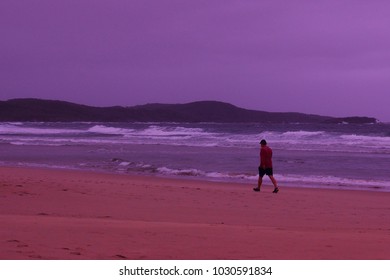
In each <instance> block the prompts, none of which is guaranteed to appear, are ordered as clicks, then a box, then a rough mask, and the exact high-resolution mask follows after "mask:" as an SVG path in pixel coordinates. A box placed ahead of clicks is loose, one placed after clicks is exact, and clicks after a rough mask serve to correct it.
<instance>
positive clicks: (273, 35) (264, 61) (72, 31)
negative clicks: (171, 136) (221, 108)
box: [0, 0, 390, 121]
mask: <svg viewBox="0 0 390 280" xmlns="http://www.w3.org/2000/svg"><path fill="white" fill-rule="evenodd" d="M389 30H390V1H387V0H372V1H368V0H365V1H360V0H351V1H344V0H327V1H312V0H300V1H290V0H269V1H268V0H266V1H262V0H235V1H232V0H219V1H217V0H106V1H102V0H62V1H61V0H36V1H31V0H1V1H0V99H1V100H6V99H10V98H20V97H36V98H46V99H61V100H66V101H71V102H77V103H82V104H88V105H95V106H110V105H122V106H132V105H138V104H145V103H151V102H162V103H185V102H191V101H198V100H219V101H225V102H230V103H233V104H235V105H237V106H240V107H244V108H249V109H256V110H265V111H272V112H280V111H284V112H286V111H294V112H304V113H314V114H321V115H330V116H354V115H361V116H371V117H376V118H378V119H380V120H382V121H390V110H389V104H390V100H389V99H390V92H389V89H390V31H389Z"/></svg>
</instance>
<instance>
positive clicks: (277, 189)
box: [269, 175, 279, 193]
mask: <svg viewBox="0 0 390 280" xmlns="http://www.w3.org/2000/svg"><path fill="white" fill-rule="evenodd" d="M269 178H270V179H271V182H272V184H273V185H274V187H275V189H274V193H277V192H278V191H279V188H278V183H277V182H276V180H275V178H274V176H273V175H270V176H269Z"/></svg>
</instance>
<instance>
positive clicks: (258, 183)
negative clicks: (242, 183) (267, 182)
mask: <svg viewBox="0 0 390 280" xmlns="http://www.w3.org/2000/svg"><path fill="white" fill-rule="evenodd" d="M262 183H263V177H261V176H259V180H257V187H258V188H259V189H260V187H261V184H262Z"/></svg>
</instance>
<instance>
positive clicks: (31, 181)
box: [0, 167, 390, 260]
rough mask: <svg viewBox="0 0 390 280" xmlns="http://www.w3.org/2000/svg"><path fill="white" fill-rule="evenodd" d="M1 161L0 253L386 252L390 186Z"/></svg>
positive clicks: (368, 255)
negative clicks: (259, 184)
mask: <svg viewBox="0 0 390 280" xmlns="http://www.w3.org/2000/svg"><path fill="white" fill-rule="evenodd" d="M252 187H253V186H252V185H247V184H237V183H221V182H205V181H197V180H181V179H170V178H159V177H152V176H149V177H142V176H133V175H120V174H104V173H93V172H84V171H73V170H52V169H34V168H14V167H1V168H0V200H1V204H0V223H1V225H2V226H1V228H0V246H1V250H0V259H3V260H7V259H9V260H14V259H16V260H17V259H45V260H50V259H62V260H66V259H75V260H77V259H92V260H96V259H98V260H107V259H180V260H181V259H199V260H203V259H206V260H207V259H271V260H272V259H274V260H278V259H299V260H310V259H314V260H324V259H335V260H340V259H363V260H366V259H390V218H389V217H390V205H389V201H390V193H386V192H369V191H345V190H324V189H314V188H313V189H310V188H292V187H288V188H287V187H285V188H283V186H281V191H280V193H278V194H273V193H272V187H271V183H270V182H269V180H268V179H265V185H264V186H263V188H262V191H261V192H260V193H256V192H253V191H252Z"/></svg>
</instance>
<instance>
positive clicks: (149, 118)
mask: <svg viewBox="0 0 390 280" xmlns="http://www.w3.org/2000/svg"><path fill="white" fill-rule="evenodd" d="M0 121H2V122H10V121H32V122H34V121H45V122H75V121H88V122H220V123H248V122H263V123H264V122H266V123H324V122H325V123H343V122H348V123H350V122H353V123H375V122H377V121H376V119H374V118H368V117H347V118H333V117H327V116H319V115H309V114H302V113H271V112H265V111H256V110H248V109H243V108H239V107H236V106H234V105H232V104H229V103H224V102H218V101H199V102H192V103H186V104H146V105H139V106H133V107H121V106H114V107H93V106H86V105H80V104H75V103H70V102H65V101H58V100H43V99H31V98H28V99H11V100H7V101H0Z"/></svg>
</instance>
